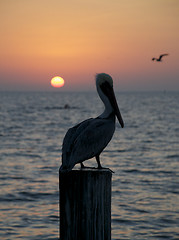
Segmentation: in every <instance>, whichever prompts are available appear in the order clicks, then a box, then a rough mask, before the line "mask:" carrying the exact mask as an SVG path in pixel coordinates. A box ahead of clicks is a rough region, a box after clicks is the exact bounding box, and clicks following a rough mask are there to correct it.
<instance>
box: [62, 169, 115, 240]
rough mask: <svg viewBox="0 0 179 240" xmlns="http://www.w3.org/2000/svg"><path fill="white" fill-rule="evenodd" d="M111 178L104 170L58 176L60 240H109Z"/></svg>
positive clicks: (73, 171) (79, 171)
mask: <svg viewBox="0 0 179 240" xmlns="http://www.w3.org/2000/svg"><path fill="white" fill-rule="evenodd" d="M111 177H112V173H111V172H110V171H109V170H107V169H104V170H95V169H94V170H91V169H90V170H89V169H88V170H87V169H85V170H72V171H70V172H68V173H60V174H59V188H60V240H111Z"/></svg>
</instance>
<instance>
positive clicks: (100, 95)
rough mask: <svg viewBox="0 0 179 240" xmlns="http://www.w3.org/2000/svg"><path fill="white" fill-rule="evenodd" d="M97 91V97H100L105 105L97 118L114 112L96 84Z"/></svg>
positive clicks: (106, 116)
mask: <svg viewBox="0 0 179 240" xmlns="http://www.w3.org/2000/svg"><path fill="white" fill-rule="evenodd" d="M97 91H98V94H99V97H100V98H101V100H102V101H103V103H104V106H105V109H104V112H103V113H102V114H101V115H99V118H108V117H109V116H110V115H111V113H112V112H114V110H113V108H112V106H111V103H110V101H109V99H108V97H107V96H106V95H105V94H104V93H103V92H102V91H101V88H100V87H99V86H97Z"/></svg>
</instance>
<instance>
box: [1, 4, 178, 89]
mask: <svg viewBox="0 0 179 240" xmlns="http://www.w3.org/2000/svg"><path fill="white" fill-rule="evenodd" d="M178 13H179V1H178V0H150V1H148V0H98V1H96V0H85V1H84V0H30V1H29V0H15V1H14V0H0V36H1V37H0V90H2V91H21V90H37V91H39V90H40V91H51V90H54V88H53V87H52V86H51V85H50V80H51V78H52V77H54V76H56V75H58V76H61V77H63V78H64V80H65V85H64V86H63V87H62V88H60V89H59V88H58V89H55V91H90V90H95V75H96V73H100V72H105V73H108V74H110V75H111V76H112V77H113V80H114V87H115V89H116V90H117V91H153V90H154V91H164V90H165V91H173V90H174V91H176V90H177V91H178V90H179V30H178V23H179V14H178ZM161 53H168V54H169V56H166V57H164V58H163V61H162V62H154V61H152V60H151V59H152V57H158V56H159V55H160V54H161Z"/></svg>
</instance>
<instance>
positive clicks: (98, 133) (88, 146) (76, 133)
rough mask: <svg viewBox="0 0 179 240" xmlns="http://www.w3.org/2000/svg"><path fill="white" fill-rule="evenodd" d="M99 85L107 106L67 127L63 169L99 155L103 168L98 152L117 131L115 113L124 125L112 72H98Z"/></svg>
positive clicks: (101, 95) (98, 160) (97, 80)
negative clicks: (94, 115) (99, 113)
mask: <svg viewBox="0 0 179 240" xmlns="http://www.w3.org/2000/svg"><path fill="white" fill-rule="evenodd" d="M96 88H97V92H98V94H99V96H100V98H101V100H102V101H103V103H104V105H105V110H104V112H103V113H102V114H101V115H99V116H98V117H97V118H90V119H87V120H85V121H83V122H81V123H79V124H77V125H76V126H74V127H72V128H70V129H69V130H68V131H67V133H66V135H65V137H64V140H63V146H62V165H61V167H60V171H70V170H71V169H72V168H73V167H74V166H75V165H76V164H77V163H80V164H81V168H83V167H84V165H83V161H85V160H88V159H90V158H93V157H96V161H97V164H98V168H99V169H101V168H102V166H101V164H100V159H99V155H100V154H101V152H102V151H103V149H104V148H105V147H106V146H107V144H108V143H109V142H110V140H111V138H112V136H113V134H114V131H115V118H116V117H117V119H118V121H119V123H120V124H121V127H122V128H123V127H124V123H123V120H122V116H121V113H120V111H119V108H118V105H117V101H116V98H115V94H114V91H113V80H112V78H111V76H109V75H108V74H105V73H100V74H97V75H96Z"/></svg>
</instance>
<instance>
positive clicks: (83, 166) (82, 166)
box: [80, 163, 97, 169]
mask: <svg viewBox="0 0 179 240" xmlns="http://www.w3.org/2000/svg"><path fill="white" fill-rule="evenodd" d="M80 164H81V169H97V168H95V167H86V166H85V165H84V164H83V163H80Z"/></svg>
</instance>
